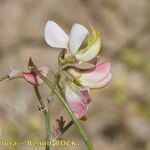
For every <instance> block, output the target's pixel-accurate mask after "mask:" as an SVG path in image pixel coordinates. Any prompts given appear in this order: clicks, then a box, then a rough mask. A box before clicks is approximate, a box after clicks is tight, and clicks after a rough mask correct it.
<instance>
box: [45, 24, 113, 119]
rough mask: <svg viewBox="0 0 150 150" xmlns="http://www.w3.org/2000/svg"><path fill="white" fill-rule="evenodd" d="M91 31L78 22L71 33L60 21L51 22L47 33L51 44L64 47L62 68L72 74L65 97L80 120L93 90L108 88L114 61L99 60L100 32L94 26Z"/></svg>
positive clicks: (66, 85)
mask: <svg viewBox="0 0 150 150" xmlns="http://www.w3.org/2000/svg"><path fill="white" fill-rule="evenodd" d="M91 31H92V33H90V32H89V31H88V30H87V29H86V28H85V27H84V26H82V25H80V24H74V25H73V26H72V28H71V31H70V34H69V36H68V35H67V34H66V33H65V32H64V31H63V29H62V28H61V27H60V26H59V25H58V24H56V23H55V22H54V21H48V22H47V24H46V26H45V32H44V35H45V41H46V42H47V44H48V45H49V46H51V47H55V48H60V49H62V51H61V54H60V56H59V66H60V70H61V71H62V72H65V75H66V74H67V75H68V76H70V77H71V79H70V78H69V79H68V78H67V79H68V80H67V81H66V82H65V83H64V85H63V86H65V98H66V100H67V102H68V104H69V105H70V107H71V109H72V111H73V112H74V114H75V116H76V117H77V118H78V119H81V118H82V117H84V116H85V114H86V111H87V109H88V105H89V104H90V102H91V97H90V93H89V92H90V89H92V88H102V87H104V86H105V85H107V83H108V82H109V81H110V80H111V77H112V74H111V72H110V69H111V64H110V62H108V61H104V62H102V63H100V61H99V57H98V55H99V51H100V48H101V39H100V35H99V32H97V31H96V30H95V29H94V28H91ZM83 66H86V68H85V67H83ZM87 66H89V67H87Z"/></svg>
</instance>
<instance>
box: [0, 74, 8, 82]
mask: <svg viewBox="0 0 150 150" xmlns="http://www.w3.org/2000/svg"><path fill="white" fill-rule="evenodd" d="M8 78H9V76H8V75H5V76H2V77H1V78H0V82H1V81H3V80H5V79H8Z"/></svg>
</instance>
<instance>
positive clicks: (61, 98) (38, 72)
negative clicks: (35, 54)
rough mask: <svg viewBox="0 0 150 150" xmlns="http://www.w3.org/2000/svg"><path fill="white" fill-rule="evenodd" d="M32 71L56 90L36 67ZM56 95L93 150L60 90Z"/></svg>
mask: <svg viewBox="0 0 150 150" xmlns="http://www.w3.org/2000/svg"><path fill="white" fill-rule="evenodd" d="M30 69H31V70H32V71H34V72H35V73H36V74H37V75H39V77H40V78H41V79H42V80H43V81H44V82H45V83H46V84H47V86H48V87H49V88H50V89H51V90H52V89H54V87H53V84H52V83H51V82H50V81H49V80H48V79H47V78H46V77H44V76H43V75H42V74H41V73H40V71H38V70H37V69H36V66H33V67H31V68H30ZM54 93H55V95H56V96H57V98H58V99H59V100H60V102H61V103H62V105H63V106H64V107H65V109H66V111H67V112H68V113H69V115H70V117H71V118H72V120H73V122H74V124H75V126H76V128H77V130H78V132H79V133H80V135H81V137H82V139H83V140H84V142H85V143H86V145H87V147H88V150H93V145H92V143H91V141H90V139H89V137H88V136H87V134H86V133H85V132H84V130H83V129H82V127H81V125H80V123H79V121H78V120H77V118H76V117H75V115H74V113H73V112H72V110H71V108H70V106H69V105H68V104H67V103H66V101H65V99H64V97H63V96H62V95H61V94H60V92H59V90H58V89H55V90H54Z"/></svg>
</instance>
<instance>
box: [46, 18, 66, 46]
mask: <svg viewBox="0 0 150 150" xmlns="http://www.w3.org/2000/svg"><path fill="white" fill-rule="evenodd" d="M44 36H45V41H46V42H47V44H48V45H50V46H52V47H56V48H67V46H68V41H69V38H68V35H67V34H66V33H65V32H64V31H63V29H62V28H61V27H60V26H59V25H58V24H56V23H55V22H54V21H48V22H47V24H46V26H45V32H44Z"/></svg>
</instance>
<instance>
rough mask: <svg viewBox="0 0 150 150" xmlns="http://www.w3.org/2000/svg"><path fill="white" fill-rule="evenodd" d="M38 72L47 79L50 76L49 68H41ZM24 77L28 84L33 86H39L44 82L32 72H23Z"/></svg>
mask: <svg viewBox="0 0 150 150" xmlns="http://www.w3.org/2000/svg"><path fill="white" fill-rule="evenodd" d="M38 70H39V71H40V72H41V74H42V75H43V76H45V77H46V76H47V74H48V68H47V67H40V68H38ZM22 75H23V78H24V79H25V80H26V81H27V82H29V83H31V84H33V85H36V86H39V85H41V84H42V83H43V80H42V79H41V78H40V77H39V76H38V75H37V74H35V73H34V72H31V71H29V72H23V73H22Z"/></svg>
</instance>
